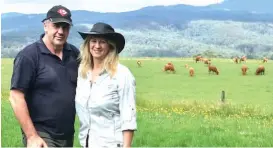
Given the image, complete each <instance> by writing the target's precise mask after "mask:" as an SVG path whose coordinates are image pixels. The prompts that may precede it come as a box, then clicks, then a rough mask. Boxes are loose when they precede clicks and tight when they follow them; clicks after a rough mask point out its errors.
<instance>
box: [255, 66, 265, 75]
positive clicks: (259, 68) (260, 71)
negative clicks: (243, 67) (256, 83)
mask: <svg viewBox="0 0 273 148" xmlns="http://www.w3.org/2000/svg"><path fill="white" fill-rule="evenodd" d="M264 71H265V68H264V66H263V65H260V66H259V67H258V68H257V70H256V75H264Z"/></svg>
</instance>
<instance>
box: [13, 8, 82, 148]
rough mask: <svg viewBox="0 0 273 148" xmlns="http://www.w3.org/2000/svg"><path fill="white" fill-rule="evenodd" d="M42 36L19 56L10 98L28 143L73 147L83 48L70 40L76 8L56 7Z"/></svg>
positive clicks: (16, 61)
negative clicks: (80, 58) (80, 51)
mask: <svg viewBox="0 0 273 148" xmlns="http://www.w3.org/2000/svg"><path fill="white" fill-rule="evenodd" d="M42 22H43V23H44V31H45V32H44V34H42V35H41V36H40V40H38V41H36V42H34V43H32V44H30V45H28V46H26V47H25V48H24V49H23V50H21V51H20V52H19V53H18V55H17V56H16V57H15V60H14V67H13V74H12V78H11V88H10V89H11V91H10V102H11V106H12V108H13V111H14V114H15V116H16V118H17V120H18V122H19V123H20V126H21V129H22V133H23V144H24V146H27V147H31V146H34V147H73V140H74V121H75V103H74V100H75V92H76V85H77V82H76V81H77V70H78V61H77V57H78V54H79V50H78V49H77V48H76V47H75V46H73V45H71V44H69V43H67V42H66V41H67V37H68V35H69V30H70V27H71V26H72V20H71V12H70V10H69V9H67V8H66V7H63V6H61V5H58V6H54V7H52V8H51V9H50V10H49V11H48V13H47V17H46V18H45V19H44V20H43V21H42Z"/></svg>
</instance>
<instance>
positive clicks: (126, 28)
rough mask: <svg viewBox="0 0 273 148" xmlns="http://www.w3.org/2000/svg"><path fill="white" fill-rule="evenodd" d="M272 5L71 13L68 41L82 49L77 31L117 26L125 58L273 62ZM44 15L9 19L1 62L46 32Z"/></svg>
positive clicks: (245, 2) (262, 1)
mask: <svg viewBox="0 0 273 148" xmlns="http://www.w3.org/2000/svg"><path fill="white" fill-rule="evenodd" d="M272 4H273V1H271V0H259V1H258V0H226V1H224V2H222V3H220V4H215V5H209V6H206V7H194V6H189V5H173V6H153V7H145V8H142V9H139V10H136V11H130V12H123V13H98V12H92V11H83V10H78V11H72V17H73V21H74V26H73V28H72V30H71V34H70V36H69V41H70V42H72V43H73V44H75V45H76V46H78V47H79V46H80V43H81V42H82V40H81V38H80V36H79V35H78V34H77V32H76V31H77V30H81V31H84V30H89V29H90V27H91V26H92V24H93V23H95V22H99V21H103V22H106V23H109V24H111V25H113V26H114V27H115V28H117V29H116V30H117V31H119V32H121V33H123V34H124V35H125V37H126V41H127V42H126V46H125V50H124V52H123V53H122V56H151V57H155V56H157V57H190V56H193V55H196V54H203V55H208V56H217V57H224V58H231V57H233V56H240V55H247V56H248V57H249V58H261V57H263V56H266V57H269V58H272V59H273V24H272V22H273V10H272V9H271V8H270V6H273V5H272ZM44 17H45V14H21V13H4V14H2V15H1V21H2V24H1V25H2V26H1V27H2V28H1V29H2V32H1V35H2V44H1V49H2V57H14V55H16V53H17V52H18V51H19V50H21V49H22V48H23V47H24V46H25V45H27V44H29V43H30V42H32V41H34V40H36V39H38V38H39V35H40V33H42V32H43V28H42V23H41V20H42V19H43V18H44Z"/></svg>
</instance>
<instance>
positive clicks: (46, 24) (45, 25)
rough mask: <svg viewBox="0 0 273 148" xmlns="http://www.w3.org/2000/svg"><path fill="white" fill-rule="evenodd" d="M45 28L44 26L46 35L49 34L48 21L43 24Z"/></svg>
mask: <svg viewBox="0 0 273 148" xmlns="http://www.w3.org/2000/svg"><path fill="white" fill-rule="evenodd" d="M43 26H44V31H45V33H47V27H48V23H47V20H46V21H44V22H43Z"/></svg>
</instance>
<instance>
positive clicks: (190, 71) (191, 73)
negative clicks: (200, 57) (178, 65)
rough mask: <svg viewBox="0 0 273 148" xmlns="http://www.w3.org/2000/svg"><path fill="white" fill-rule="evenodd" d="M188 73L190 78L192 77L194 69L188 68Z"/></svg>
mask: <svg viewBox="0 0 273 148" xmlns="http://www.w3.org/2000/svg"><path fill="white" fill-rule="evenodd" d="M189 73H190V76H191V77H193V76H194V69H193V68H192V67H190V68H189Z"/></svg>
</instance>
